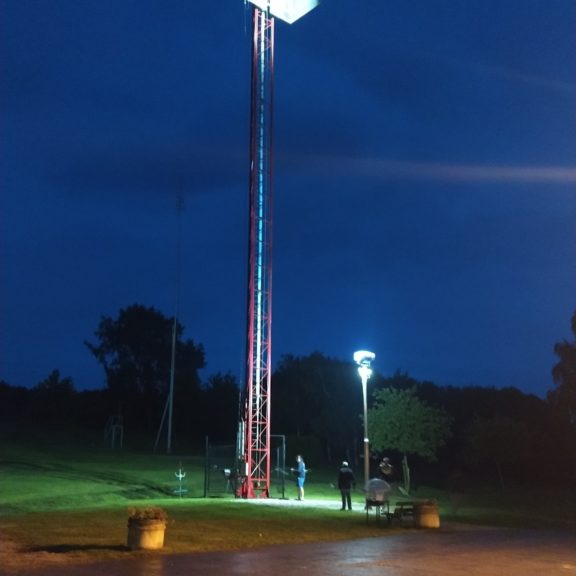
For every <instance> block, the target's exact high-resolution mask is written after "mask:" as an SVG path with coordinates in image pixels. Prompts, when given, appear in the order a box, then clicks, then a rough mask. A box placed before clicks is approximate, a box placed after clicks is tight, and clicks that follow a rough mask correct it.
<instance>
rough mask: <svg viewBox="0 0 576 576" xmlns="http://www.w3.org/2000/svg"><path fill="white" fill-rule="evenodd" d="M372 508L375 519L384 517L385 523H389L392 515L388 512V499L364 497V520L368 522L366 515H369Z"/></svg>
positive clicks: (378, 519)
mask: <svg viewBox="0 0 576 576" xmlns="http://www.w3.org/2000/svg"><path fill="white" fill-rule="evenodd" d="M372 508H374V513H375V516H376V520H377V521H380V520H381V519H382V518H386V523H387V524H390V519H391V516H392V515H391V514H390V503H389V502H388V500H369V499H366V522H368V517H369V516H370V510H371V509H372Z"/></svg>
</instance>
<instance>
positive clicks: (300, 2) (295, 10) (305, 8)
mask: <svg viewBox="0 0 576 576" xmlns="http://www.w3.org/2000/svg"><path fill="white" fill-rule="evenodd" d="M249 1H250V3H251V4H254V6H257V7H258V8H260V10H264V11H269V12H270V14H272V16H275V17H276V18H280V20H283V21H284V22H288V24H292V23H293V22H296V20H298V19H299V18H302V16H304V15H305V14H308V12H310V10H312V9H313V8H316V6H318V4H319V2H320V0H249Z"/></svg>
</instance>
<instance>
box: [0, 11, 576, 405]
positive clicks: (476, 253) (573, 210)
mask: <svg viewBox="0 0 576 576" xmlns="http://www.w3.org/2000/svg"><path fill="white" fill-rule="evenodd" d="M0 10H1V13H0V27H1V29H0V66H1V69H0V78H1V79H2V81H1V85H0V107H1V126H0V146H1V148H0V190H1V196H0V217H1V223H0V271H1V280H0V290H1V293H0V338H1V339H0V379H3V380H5V381H6V382H8V383H9V384H12V385H23V386H33V385H35V384H37V383H38V382H39V381H40V380H42V379H44V378H45V377H46V376H48V374H49V373H50V372H51V371H52V369H54V368H57V369H59V370H60V372H61V375H62V376H70V377H72V378H73V380H74V382H75V385H76V387H77V388H78V389H82V388H98V387H102V386H103V385H104V374H103V371H102V369H101V368H100V367H99V366H98V364H97V363H96V361H95V360H94V359H93V357H92V356H91V355H90V353H89V351H88V350H87V349H86V348H85V346H84V345H83V341H84V340H93V333H94V331H95V330H96V328H97V326H98V323H99V320H100V317H101V316H102V315H107V316H112V317H115V316H116V315H117V313H118V312H119V310H120V309H121V308H124V307H127V306H129V305H131V304H134V303H140V304H144V305H146V306H154V307H155V308H157V309H158V310H160V311H161V312H163V313H164V314H166V315H167V316H171V315H172V314H173V313H174V306H175V295H176V278H177V272H176V270H177V244H178V243H177V229H178V217H177V212H176V203H177V197H178V194H181V195H182V196H183V198H184V210H183V212H182V214H181V220H180V223H181V226H182V243H181V264H182V275H181V283H180V288H181V305H180V321H181V322H182V323H183V324H184V326H185V328H186V331H185V334H184V336H185V337H187V338H192V339H194V341H196V342H201V343H203V344H204V346H205V351H206V359H207V362H208V366H207V369H206V370H205V375H209V374H212V373H215V372H217V371H220V372H227V371H230V372H232V373H233V374H235V375H237V376H240V375H241V372H242V367H243V364H244V347H245V342H244V338H245V302H246V287H245V278H246V247H247V238H246V235H247V195H248V190H247V187H248V154H249V150H248V137H249V115H248V114H249V85H250V35H251V21H250V15H249V10H247V9H246V7H245V6H244V4H243V2H242V0H218V2H207V3H200V2H191V1H190V0H170V1H169V2H166V1H159V0H138V1H136V0H98V1H97V2H96V1H90V0H88V1H83V2H78V1H77V0H0ZM575 30H576V2H574V0H466V1H465V2H462V1H457V0H412V1H408V2H407V1H406V0H398V1H392V0H391V1H384V0H366V1H358V2H350V1H347V2H345V1H344V0H324V1H323V2H322V4H321V5H320V6H319V7H318V8H316V9H315V10H314V11H313V12H311V13H310V14H308V15H307V16H306V17H305V18H304V19H302V20H301V21H299V22H297V23H295V24H293V25H291V26H289V25H287V24H284V23H282V22H277V25H276V91H275V168H276V170H275V177H274V184H275V189H274V193H275V229H274V307H273V310H274V323H273V352H274V357H275V358H276V359H277V358H278V357H279V356H280V355H282V354H287V353H291V354H298V355H302V354H308V353H310V352H312V351H314V350H318V351H320V352H323V353H324V354H326V355H328V356H333V357H337V358H343V359H347V358H350V360H351V358H352V353H353V351H354V350H356V349H358V348H364V347H367V348H370V349H372V350H374V352H375V353H376V363H375V365H374V367H375V368H376V369H377V370H378V371H379V372H381V373H383V374H385V375H390V374H391V373H393V372H394V371H395V370H397V369H399V370H403V371H407V372H408V373H409V374H410V375H412V376H414V377H416V378H419V379H426V380H431V381H433V382H435V383H437V384H439V385H445V384H451V385H455V386H464V385H470V384H474V385H481V386H497V387H501V386H516V387H518V388H520V389H522V390H524V391H526V392H532V393H536V394H539V395H541V396H543V395H544V394H545V393H546V391H547V390H549V389H550V388H551V387H552V381H551V377H550V370H551V368H552V366H553V364H554V362H555V356H554V354H553V346H554V343H555V342H557V341H559V340H562V339H564V338H566V339H571V338H572V335H571V333H570V317H571V315H572V313H573V312H574V310H575V309H576V242H575V235H576V233H575V222H576V106H575V101H576V35H575V34H574V31H575Z"/></svg>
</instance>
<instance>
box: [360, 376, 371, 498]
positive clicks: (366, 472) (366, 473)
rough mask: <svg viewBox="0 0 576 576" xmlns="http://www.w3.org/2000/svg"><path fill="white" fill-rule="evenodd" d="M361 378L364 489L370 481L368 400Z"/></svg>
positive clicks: (364, 382)
mask: <svg viewBox="0 0 576 576" xmlns="http://www.w3.org/2000/svg"><path fill="white" fill-rule="evenodd" d="M361 378H362V397H363V400H364V487H366V485H367V484H368V480H370V441H369V440H368V399H367V390H366V388H367V385H368V378H367V376H366V375H364V374H361Z"/></svg>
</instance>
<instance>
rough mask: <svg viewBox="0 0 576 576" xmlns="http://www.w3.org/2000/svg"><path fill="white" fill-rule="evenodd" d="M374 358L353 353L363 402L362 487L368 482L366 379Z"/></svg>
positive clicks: (368, 452) (368, 447)
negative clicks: (360, 383) (360, 381)
mask: <svg viewBox="0 0 576 576" xmlns="http://www.w3.org/2000/svg"><path fill="white" fill-rule="evenodd" d="M374 358H376V354H374V352H368V351H367V350H358V352H354V362H356V364H358V374H360V379H361V380H362V399H363V401H364V487H366V486H367V484H368V480H370V441H369V439H368V390H367V389H368V379H369V378H370V376H372V368H370V363H371V362H372V360H374Z"/></svg>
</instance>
